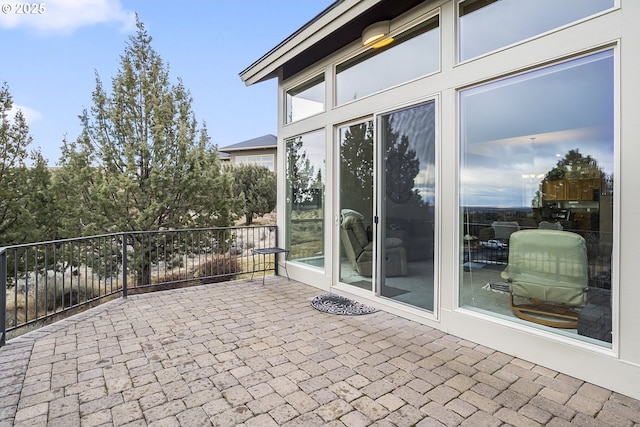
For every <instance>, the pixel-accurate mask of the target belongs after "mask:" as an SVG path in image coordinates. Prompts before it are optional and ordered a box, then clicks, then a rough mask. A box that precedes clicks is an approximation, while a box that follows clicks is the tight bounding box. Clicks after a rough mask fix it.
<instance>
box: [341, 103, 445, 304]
mask: <svg viewBox="0 0 640 427" xmlns="http://www.w3.org/2000/svg"><path fill="white" fill-rule="evenodd" d="M338 138H339V150H340V170H339V195H340V196H339V204H340V206H339V208H340V220H339V239H340V245H339V246H340V266H339V281H340V282H342V283H346V284H349V285H352V286H357V287H360V288H362V289H366V290H370V291H372V292H375V293H376V294H377V295H380V296H383V297H386V298H391V299H393V300H396V301H400V302H403V303H406V304H410V305H413V306H416V307H419V308H422V309H426V310H430V311H432V310H433V307H434V261H433V257H434V220H435V209H434V208H435V202H436V198H435V193H436V192H435V176H436V173H435V102H427V103H424V104H420V105H417V106H412V107H410V108H405V109H401V110H396V111H393V112H389V113H385V114H381V115H379V116H377V118H376V120H375V131H374V121H365V122H359V123H356V124H351V125H348V126H343V127H341V128H339V129H338Z"/></svg>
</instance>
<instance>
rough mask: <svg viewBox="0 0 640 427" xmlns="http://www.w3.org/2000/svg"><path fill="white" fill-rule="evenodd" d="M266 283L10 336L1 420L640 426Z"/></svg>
mask: <svg viewBox="0 0 640 427" xmlns="http://www.w3.org/2000/svg"><path fill="white" fill-rule="evenodd" d="M261 279H262V278H260V280H258V279H256V280H239V281H234V282H227V283H218V284H212V285H206V286H196V287H192V288H184V289H176V290H169V291H164V292H156V293H150V294H144V295H134V296H130V297H128V298H127V299H118V300H114V301H111V302H109V303H106V304H103V305H101V306H99V307H96V308H94V309H91V310H88V311H86V312H84V313H81V314H78V315H76V316H73V317H70V318H68V319H66V320H62V321H60V322H57V323H55V324H52V325H49V326H46V327H44V328H41V329H39V330H37V331H34V332H31V333H28V334H25V335H23V336H21V337H18V338H16V339H13V340H11V341H9V342H8V343H7V345H6V346H5V347H3V348H1V349H0V372H2V375H1V376H0V391H1V393H0V427H5V426H14V425H15V426H65V427H72V426H90V425H91V426H93V425H95V426H99V425H112V426H124V425H127V426H155V425H157V426H173V425H175V426H238V425H241V426H244V427H253V426H256V427H269V426H289V427H294V426H303V427H309V426H329V427H333V426H335V427H338V426H342V427H344V426H347V427H361V426H362V427H364V426H379V427H386V426H410V425H416V426H420V427H426V426H473V427H482V426H487V427H492V426H495V427H498V426H507V425H513V426H539V425H546V426H558V427H561V426H599V427H601V426H639V425H640V402H639V401H637V400H634V399H631V398H629V397H627V396H623V395H620V394H618V393H615V392H612V391H610V390H606V389H603V388H601V387H598V386H595V385H593V384H589V383H585V382H584V381H580V380H578V379H576V378H572V377H569V376H567V375H565V374H562V373H559V372H555V371H553V370H551V369H547V368H545V367H542V366H537V365H534V364H532V363H530V362H528V361H526V360H522V359H518V358H514V357H512V356H509V355H506V354H503V353H500V352H497V351H494V350H492V349H490V348H487V347H484V346H481V345H478V344H475V343H473V342H470V341H468V340H463V339H460V338H457V337H455V336H452V335H447V334H445V333H443V332H441V331H439V330H436V329H433V328H430V327H428V326H425V325H421V324H419V323H417V322H413V321H410V320H406V319H403V318H400V317H398V316H394V315H392V314H389V313H386V312H382V311H379V312H377V313H373V314H369V315H365V316H332V315H329V314H325V313H321V312H319V311H316V310H315V309H313V308H312V307H311V306H310V304H309V301H310V300H311V299H312V298H313V297H314V296H316V295H318V294H319V293H321V291H319V290H318V289H316V288H313V287H310V286H307V285H304V284H301V283H298V282H295V281H288V280H286V279H282V278H278V277H272V278H268V279H267V280H266V282H265V285H262V280H261Z"/></svg>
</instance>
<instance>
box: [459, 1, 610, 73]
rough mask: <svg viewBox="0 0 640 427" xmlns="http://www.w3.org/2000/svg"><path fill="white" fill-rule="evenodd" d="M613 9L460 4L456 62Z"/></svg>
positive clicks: (587, 4) (584, 4) (603, 5)
mask: <svg viewBox="0 0 640 427" xmlns="http://www.w3.org/2000/svg"><path fill="white" fill-rule="evenodd" d="M613 5H614V0H561V1H558V0H535V1H523V0H466V1H463V2H461V3H460V6H459V8H460V9H459V16H460V22H459V29H460V36H459V40H460V52H459V56H460V60H461V61H465V60H467V59H470V58H474V57H476V56H479V55H482V54H485V53H487V52H491V51H493V50H496V49H500V48H502V47H505V46H508V45H510V44H513V43H517V42H519V41H522V40H526V39H528V38H530V37H533V36H536V35H538V34H542V33H544V32H546V31H549V30H553V29H554V28H558V27H561V26H563V25H566V24H569V23H571V22H573V21H577V20H579V19H582V18H584V17H587V16H590V15H593V14H595V13H598V12H601V11H603V10H606V9H609V8H611V7H613ZM497 28H499V29H500V30H499V31H496V29H497Z"/></svg>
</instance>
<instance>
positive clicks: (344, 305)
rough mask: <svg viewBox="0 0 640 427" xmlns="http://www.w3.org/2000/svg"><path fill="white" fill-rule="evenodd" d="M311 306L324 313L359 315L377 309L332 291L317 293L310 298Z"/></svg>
mask: <svg viewBox="0 0 640 427" xmlns="http://www.w3.org/2000/svg"><path fill="white" fill-rule="evenodd" d="M311 306H312V307H313V308H315V309H316V310H320V311H322V312H324V313H329V314H337V315H341V316H359V315H361V314H370V313H375V312H376V311H378V309H377V308H375V307H369V306H367V305H364V304H360V303H359V302H356V301H353V300H350V299H349V298H345V297H343V296H340V295H336V294H332V293H328V294H322V295H318V296H317V297H315V298H314V299H312V300H311Z"/></svg>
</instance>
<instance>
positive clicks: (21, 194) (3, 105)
mask: <svg viewBox="0 0 640 427" xmlns="http://www.w3.org/2000/svg"><path fill="white" fill-rule="evenodd" d="M12 111H13V98H12V96H11V93H10V92H9V86H8V84H7V83H4V84H3V85H2V87H0V246H4V245H11V244H21V243H31V242H35V241H38V240H46V239H47V238H50V237H51V236H50V232H51V228H48V227H47V225H48V220H47V218H46V217H42V213H43V212H46V211H47V210H48V208H49V196H50V194H49V191H48V186H49V184H50V178H51V174H50V172H49V170H48V168H47V164H46V161H45V160H44V159H43V158H42V156H41V154H40V152H39V151H37V150H36V151H34V152H33V153H32V154H31V155H30V156H29V154H28V153H27V147H28V146H29V144H31V142H32V138H31V135H30V134H29V126H28V125H27V121H26V119H25V117H24V114H23V113H22V111H20V110H17V111H16V112H15V114H14V115H13V117H12V118H11V117H10V112H12ZM29 158H30V159H31V160H32V161H33V162H34V165H33V166H32V167H29V166H27V159H29Z"/></svg>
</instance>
